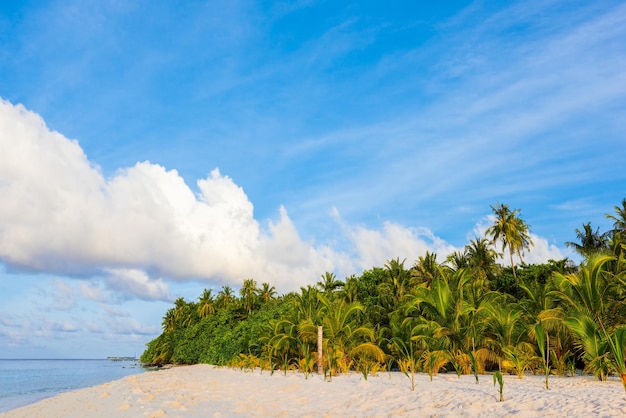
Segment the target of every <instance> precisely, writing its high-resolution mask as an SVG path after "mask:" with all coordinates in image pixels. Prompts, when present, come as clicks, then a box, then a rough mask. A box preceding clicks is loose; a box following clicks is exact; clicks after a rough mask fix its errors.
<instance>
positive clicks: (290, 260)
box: [0, 101, 559, 309]
mask: <svg viewBox="0 0 626 418" xmlns="http://www.w3.org/2000/svg"><path fill="white" fill-rule="evenodd" d="M0 149H2V151H3V152H2V153H1V154H0V193H2V195H3V201H4V202H7V204H3V205H2V206H0V231H1V232H2V234H0V259H2V260H3V261H4V262H5V263H7V264H8V265H10V266H13V267H18V268H19V267H23V268H28V269H34V270H39V271H50V272H56V273H60V274H66V275H72V274H81V275H85V274H87V275H90V276H92V277H96V278H97V279H92V281H91V282H90V283H86V282H82V283H81V284H80V285H79V288H78V289H72V288H69V287H68V286H67V285H66V284H64V283H62V282H57V283H56V292H57V294H58V295H59V296H60V297H59V298H58V299H59V300H60V301H63V306H64V307H65V309H70V308H71V307H72V306H73V305H72V303H73V299H72V297H73V295H74V290H76V292H78V293H76V294H80V295H82V297H84V298H86V299H89V300H93V301H99V302H106V301H111V300H114V299H115V298H121V299H122V300H125V299H128V297H129V296H130V295H132V296H133V297H136V298H139V299H143V300H164V301H169V300H171V299H172V296H171V294H170V290H169V287H168V284H167V283H166V281H165V280H188V279H192V280H212V281H214V282H216V283H218V282H219V283H228V284H231V285H235V286H236V285H239V284H240V283H241V281H242V280H243V279H244V278H246V277H252V278H255V279H256V280H257V281H268V282H271V283H272V284H273V285H275V286H276V287H277V289H279V291H286V290H293V289H297V288H298V287H299V286H302V285H306V284H313V283H315V282H316V281H317V280H318V279H319V277H320V275H321V274H322V273H323V272H324V271H335V272H337V274H338V275H340V276H341V275H343V274H345V275H348V274H352V273H358V272H359V270H363V269H368V268H371V267H373V266H380V265H383V264H384V263H385V262H387V261H388V260H390V259H392V258H396V257H399V258H400V259H405V258H406V259H407V261H408V263H410V264H412V263H413V262H414V261H415V260H416V259H417V258H418V257H419V256H421V255H424V254H425V253H426V251H431V252H435V253H437V254H438V256H439V257H440V259H441V261H443V259H444V258H445V256H447V255H448V254H450V253H451V252H452V251H454V250H456V248H455V247H454V246H452V245H450V244H448V243H446V242H445V241H444V240H442V239H440V238H438V237H436V236H435V235H434V234H433V233H432V232H431V231H430V230H429V229H427V228H406V227H404V226H401V225H398V224H396V223H393V222H384V223H383V226H382V229H381V230H376V229H367V228H366V227H363V226H350V225H347V224H346V223H344V222H343V221H342V220H341V218H340V216H339V213H338V211H337V210H336V209H333V210H334V211H333V214H332V218H334V219H335V221H336V222H337V223H338V224H339V226H340V233H339V234H340V235H342V238H341V239H343V240H345V241H346V242H347V245H348V247H349V248H347V249H345V252H341V251H338V250H336V249H334V248H332V247H330V246H327V245H318V244H315V243H314V242H306V241H303V240H302V239H301V237H300V236H299V234H298V231H297V228H296V226H295V225H294V224H293V222H292V221H291V219H290V218H289V215H288V213H287V210H286V209H285V208H284V207H280V209H279V219H278V220H277V221H275V222H273V221H269V222H268V225H267V227H266V228H265V229H263V228H261V226H260V225H259V223H258V222H257V220H256V219H255V218H254V210H253V205H252V203H251V202H250V200H249V199H248V197H247V195H246V194H245V192H244V191H243V189H242V188H241V187H239V186H238V185H237V184H235V182H234V181H233V180H232V179H231V178H229V177H227V176H224V175H222V174H221V173H220V172H219V171H218V170H217V169H215V170H213V171H212V172H211V174H210V176H209V177H207V178H206V179H202V180H199V181H198V183H197V186H198V191H197V192H196V193H194V192H193V191H192V190H191V189H190V188H189V187H188V186H187V185H186V184H185V182H184V180H183V179H182V178H181V177H180V175H179V174H178V173H177V172H176V171H175V170H169V171H168V170H166V169H165V168H164V167H161V166H159V165H155V164H151V163H149V162H143V163H138V164H136V165H135V166H133V167H131V168H126V169H121V170H119V172H118V173H117V174H116V175H115V176H114V177H112V178H110V179H105V178H104V177H103V176H102V174H101V172H100V170H99V169H98V168H97V167H96V166H95V165H94V164H92V163H90V162H89V161H88V159H87V157H86V156H85V154H84V152H83V151H82V149H81V148H80V146H79V145H78V143H77V142H76V141H71V140H68V139H66V138H65V137H63V136H62V135H61V134H59V133H56V132H51V131H49V130H48V128H47V127H46V126H45V123H44V122H43V120H42V119H41V118H40V117H39V116H37V115H36V114H34V113H32V112H29V111H27V110H26V109H25V108H24V107H23V106H21V105H17V106H14V105H12V104H10V103H8V102H6V101H0ZM483 227H484V226H481V227H480V228H483ZM535 240H536V241H537V244H538V245H537V246H536V249H533V251H532V252H531V253H530V254H529V257H533V258H532V259H533V260H535V259H536V260H542V259H544V258H545V257H549V258H558V255H559V251H558V248H556V247H555V246H554V245H548V243H547V242H545V241H542V240H541V239H540V238H538V237H537V238H536V239H535ZM528 260H530V258H529V259H528ZM148 272H150V273H148ZM155 275H156V276H158V277H161V278H159V279H153V278H151V276H155ZM94 280H96V281H94ZM98 281H99V282H98ZM98 283H99V284H98ZM112 298H113V299H112ZM57 305H58V304H57Z"/></svg>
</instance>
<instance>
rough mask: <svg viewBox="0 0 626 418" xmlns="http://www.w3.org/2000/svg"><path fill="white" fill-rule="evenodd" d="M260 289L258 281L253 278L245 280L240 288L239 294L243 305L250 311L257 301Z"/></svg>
mask: <svg viewBox="0 0 626 418" xmlns="http://www.w3.org/2000/svg"><path fill="white" fill-rule="evenodd" d="M257 292H258V289H257V288H256V281H255V280H253V279H245V280H244V281H243V286H241V289H240V290H239V294H240V295H241V302H242V303H243V307H244V309H245V310H246V312H248V315H249V314H250V312H252V309H253V308H254V305H255V303H256V296H257Z"/></svg>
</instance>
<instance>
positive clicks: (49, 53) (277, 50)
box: [0, 0, 626, 358]
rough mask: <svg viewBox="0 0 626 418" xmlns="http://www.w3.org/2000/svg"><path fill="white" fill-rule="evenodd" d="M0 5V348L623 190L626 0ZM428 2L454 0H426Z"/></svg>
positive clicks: (540, 255)
mask: <svg viewBox="0 0 626 418" xmlns="http://www.w3.org/2000/svg"><path fill="white" fill-rule="evenodd" d="M5 3H9V4H4V3H3V4H2V5H1V6H0V45H1V48H0V97H1V99H2V101H1V102H0V149H1V151H2V152H0V194H1V195H2V197H3V199H2V202H3V203H2V205H0V358H23V357H38V358H42V357H43V358H46V357H105V356H107V355H132V354H137V355H139V354H140V353H141V352H142V350H143V349H144V345H145V343H146V342H147V341H149V340H150V339H152V338H154V337H155V336H156V335H158V333H159V332H160V324H161V318H162V316H163V314H164V313H165V311H166V309H167V308H168V307H169V306H170V304H171V301H172V300H173V299H174V298H176V297H178V296H184V297H186V298H187V299H189V300H192V299H196V298H197V297H199V296H200V294H201V293H202V289H204V288H205V287H210V288H214V289H216V290H219V288H220V287H221V286H222V285H224V284H230V285H232V286H234V287H238V286H239V285H240V284H241V282H242V280H243V279H244V278H247V277H252V278H254V279H255V280H257V282H259V283H261V282H270V283H272V284H273V285H275V286H276V287H277V288H278V290H279V291H281V292H285V291H289V290H294V289H298V288H299V287H300V286H303V285H306V284H312V283H315V282H316V281H317V280H318V278H319V277H320V275H321V274H322V273H324V272H325V271H333V272H335V273H337V275H338V276H339V277H340V278H343V277H345V276H346V275H348V274H352V273H357V274H358V273H360V272H361V271H362V270H363V269H368V268H371V267H372V266H382V265H383V264H384V263H385V262H386V261H387V260H389V259H391V258H396V257H400V258H401V259H404V258H406V259H407V262H406V265H407V266H411V265H412V264H413V263H414V261H415V260H416V259H417V258H418V257H419V256H421V255H424V253H425V252H426V251H427V250H429V251H436V252H437V253H438V256H439V257H438V258H439V259H440V260H443V259H444V258H445V256H446V255H447V254H449V253H450V252H452V251H454V250H456V249H460V248H462V247H463V246H464V245H465V244H466V243H467V242H468V240H469V239H471V238H474V237H475V236H476V235H480V234H481V233H482V232H483V231H484V229H485V227H486V226H487V225H488V224H489V214H490V212H491V211H490V205H493V204H495V203H497V202H502V203H507V204H509V205H510V206H511V207H513V208H519V209H521V211H522V212H521V214H522V217H523V218H524V219H525V220H526V222H527V223H528V224H529V225H530V226H531V229H532V233H533V241H534V243H535V246H534V247H533V248H532V249H531V251H530V252H528V253H527V254H526V257H525V260H526V261H529V262H542V261H546V260H548V259H550V258H563V257H572V254H571V252H570V251H569V250H568V249H567V248H566V247H565V245H564V242H566V241H572V240H574V239H575V232H574V231H575V229H576V228H580V227H581V226H582V223H584V222H592V225H593V226H594V227H600V228H601V229H602V230H606V229H608V228H609V226H610V222H609V221H608V220H607V219H605V217H604V214H606V213H613V207H614V206H615V205H618V204H620V202H621V200H622V199H623V198H624V197H626V190H625V185H626V171H624V163H625V162H626V137H625V136H624V132H626V118H624V114H626V113H625V112H626V43H625V42H624V39H626V4H624V3H623V2H620V1H595V2H586V1H521V2H510V1H506V2H504V1H476V2H472V1H449V2H413V1H394V2H387V3H385V4H384V6H383V5H381V3H380V2H376V1H358V2H330V1H314V0H312V1H294V2H253V1H236V0H229V1H209V2H203V1H187V2H182V1H179V2H174V1H123V2H121V1H112V0H111V1H101V2H95V3H93V2H81V1H72V0H69V1H68V0H65V1H37V2H35V1H23V2H5ZM433 3H436V5H434V4H433Z"/></svg>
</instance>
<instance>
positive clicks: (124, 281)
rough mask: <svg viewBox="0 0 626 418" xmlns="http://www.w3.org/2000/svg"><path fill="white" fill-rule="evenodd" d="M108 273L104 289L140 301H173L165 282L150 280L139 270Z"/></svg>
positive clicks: (114, 270)
mask: <svg viewBox="0 0 626 418" xmlns="http://www.w3.org/2000/svg"><path fill="white" fill-rule="evenodd" d="M109 273H110V277H108V278H106V279H105V283H106V287H107V288H108V289H110V290H112V291H114V292H117V293H120V294H122V295H128V294H129V295H133V296H135V297H136V298H138V299H142V300H162V301H166V302H170V301H172V300H173V297H172V296H171V295H170V292H169V287H168V286H167V283H165V281H163V280H162V279H158V280H152V279H150V278H149V277H148V275H147V274H146V273H145V272H143V271H141V270H124V269H112V270H109Z"/></svg>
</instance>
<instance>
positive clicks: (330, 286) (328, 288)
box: [317, 271, 344, 293]
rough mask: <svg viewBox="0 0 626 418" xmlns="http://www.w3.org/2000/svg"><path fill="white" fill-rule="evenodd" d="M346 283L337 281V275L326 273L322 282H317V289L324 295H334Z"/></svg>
mask: <svg viewBox="0 0 626 418" xmlns="http://www.w3.org/2000/svg"><path fill="white" fill-rule="evenodd" d="M343 286H344V283H343V282H342V281H340V280H337V276H336V275H335V273H330V272H328V271H327V272H325V273H324V274H322V280H320V281H319V282H317V288H318V289H319V290H320V291H321V292H324V293H332V292H334V291H335V290H337V289H341V288H342V287H343Z"/></svg>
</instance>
